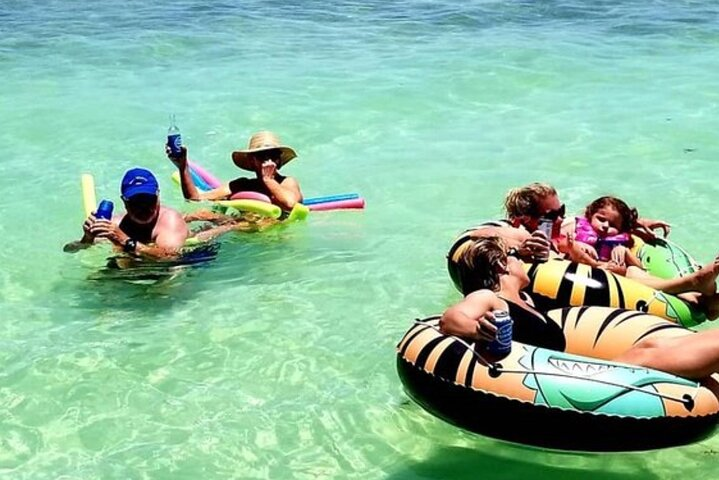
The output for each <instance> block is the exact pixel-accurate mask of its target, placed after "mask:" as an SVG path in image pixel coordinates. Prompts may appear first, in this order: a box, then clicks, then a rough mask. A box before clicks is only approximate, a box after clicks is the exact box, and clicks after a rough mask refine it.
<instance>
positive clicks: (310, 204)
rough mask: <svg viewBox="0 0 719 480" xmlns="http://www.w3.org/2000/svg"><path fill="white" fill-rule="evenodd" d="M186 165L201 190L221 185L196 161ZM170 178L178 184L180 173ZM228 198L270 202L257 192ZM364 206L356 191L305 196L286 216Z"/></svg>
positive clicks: (258, 210) (260, 210) (251, 208)
mask: <svg viewBox="0 0 719 480" xmlns="http://www.w3.org/2000/svg"><path fill="white" fill-rule="evenodd" d="M188 166H189V167H190V168H189V170H190V177H191V178H192V182H193V183H194V184H195V186H196V187H197V188H198V189H200V190H201V191H203V192H206V191H209V190H212V189H215V188H218V187H220V186H222V182H220V181H219V180H218V179H217V177H215V176H214V175H212V174H211V173H210V172H208V171H207V170H206V169H204V168H203V167H202V166H200V165H199V164H197V163H196V162H191V161H188ZM172 180H173V181H174V182H175V184H177V185H180V184H181V183H180V174H179V173H178V172H173V174H172ZM230 200H256V201H258V202H264V203H267V204H270V205H271V204H272V202H271V200H270V198H269V197H268V196H267V195H264V194H262V193H258V192H237V193H235V194H234V195H232V197H231V198H230ZM238 205H239V207H240V208H237V207H233V208H236V209H237V210H239V211H248V212H253V213H257V214H259V215H264V216H268V217H270V218H278V217H279V216H280V215H279V214H278V215H277V216H274V213H275V212H274V210H272V211H270V210H269V209H268V210H267V211H265V210H264V209H263V208H262V207H261V206H260V205H258V204H252V203H250V204H246V205H245V204H238ZM364 206H365V201H364V198H361V197H360V196H359V195H358V194H357V193H344V194H338V195H325V196H321V197H312V198H306V199H304V200H303V201H302V202H301V204H300V206H296V207H295V208H296V211H294V210H293V212H290V215H289V216H288V217H287V220H289V219H290V218H291V219H293V220H300V219H303V218H305V217H306V216H307V214H308V213H309V212H310V211H317V212H319V211H330V210H345V209H363V208H364ZM245 207H247V208H246V209H245V210H242V208H245ZM293 213H294V215H293Z"/></svg>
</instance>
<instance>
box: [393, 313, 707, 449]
mask: <svg viewBox="0 0 719 480" xmlns="http://www.w3.org/2000/svg"><path fill="white" fill-rule="evenodd" d="M550 318H552V319H553V320H554V321H556V322H557V323H558V324H559V325H560V326H561V327H562V329H563V332H564V334H565V339H566V345H567V346H566V349H565V351H564V352H558V351H552V350H548V349H543V348H537V347H533V346H530V345H525V344H521V343H518V342H513V344H512V352H511V353H510V355H509V356H508V357H506V358H504V359H503V360H501V362H500V363H497V364H492V365H488V364H486V363H484V362H483V361H482V359H481V357H479V356H478V354H477V353H476V351H475V349H474V345H473V344H472V343H467V342H465V341H464V340H461V339H458V338H457V337H452V336H447V335H444V334H442V333H440V332H439V331H438V328H437V326H438V317H431V318H428V319H425V320H422V321H418V322H416V323H415V324H414V325H413V326H412V327H411V328H410V329H409V331H408V332H407V333H406V334H405V335H404V337H403V338H402V340H401V341H400V342H399V344H398V346H397V370H398V373H399V376H400V379H401V381H402V383H403V385H404V388H405V390H406V391H407V393H408V394H409V395H410V397H411V398H412V399H413V400H415V401H416V402H417V403H418V404H419V405H421V406H422V407H423V408H425V409H426V410H428V411H429V412H430V413H432V414H434V415H436V416H438V417H439V418H441V419H443V420H445V421H447V422H449V423H452V424H454V425H456V426H459V427H461V428H464V429H466V430H469V431H472V432H475V433H479V434H481V435H486V436H490V437H493V438H497V439H501V440H506V441H510V442H516V443H522V444H527V445H533V446H538V447H544V448H554V449H563V450H575V451H599V452H610V451H632V450H648V449H655V448H664V447H670V446H676V445H683V444H687V443H691V442H695V441H698V440H701V439H703V438H705V437H707V436H709V435H711V434H712V433H713V431H714V429H715V428H716V425H717V421H718V420H719V398H717V394H716V392H717V391H719V389H718V388H717V382H716V381H715V380H714V379H713V378H712V379H707V380H706V381H705V382H701V383H699V382H694V381H690V380H686V379H683V378H680V377H676V376H674V375H670V374H668V373H664V372H659V371H655V370H651V369H646V368H641V367H636V366H633V365H624V364H620V363H616V362H611V361H609V360H607V359H608V358H613V357H615V356H617V355H619V354H621V353H622V352H624V351H626V350H627V349H628V348H630V347H631V346H632V345H634V344H635V343H636V342H638V341H640V340H641V339H643V338H661V337H667V336H677V335H687V334H691V332H689V331H688V330H686V329H685V328H683V327H681V326H680V325H677V324H676V323H673V322H670V321H667V320H664V319H662V318H658V317H656V316H653V315H649V314H645V313H642V312H635V311H631V310H621V309H612V308H605V307H572V308H566V309H561V310H555V311H553V312H550Z"/></svg>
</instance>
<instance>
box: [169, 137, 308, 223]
mask: <svg viewBox="0 0 719 480" xmlns="http://www.w3.org/2000/svg"><path fill="white" fill-rule="evenodd" d="M166 153H167V156H168V157H169V158H170V160H171V161H172V163H174V164H175V166H176V167H177V168H178V170H179V172H180V182H181V185H182V193H183V195H184V197H185V199H187V200H224V199H227V198H230V197H231V196H232V195H234V194H235V193H239V192H257V193H262V194H264V195H267V196H268V197H269V198H270V200H271V201H272V203H274V204H275V205H277V206H279V207H280V208H281V209H282V210H284V211H285V212H289V211H290V210H292V207H294V206H295V204H296V203H298V202H301V201H302V192H301V191H300V185H299V182H298V181H297V180H296V179H295V178H293V177H288V176H284V175H281V174H280V173H279V170H280V168H282V167H283V166H284V165H286V164H287V163H288V162H289V161H290V160H292V159H293V158H295V157H296V156H297V153H295V151H294V149H292V148H291V147H288V146H287V145H283V144H282V143H281V142H280V139H279V137H278V136H277V135H276V134H275V133H273V132H269V131H262V132H257V133H255V134H254V135H252V137H250V141H249V144H248V146H247V148H246V149H244V150H237V151H235V152H232V161H233V163H234V164H235V165H237V166H238V167H239V168H241V169H243V170H248V171H251V172H254V173H255V177H254V178H247V177H240V178H237V179H235V180H232V181H231V182H229V183H227V184H225V185H222V186H220V187H218V188H215V189H213V190H210V191H208V192H200V191H199V190H198V189H197V187H196V186H195V184H194V182H193V181H192V175H191V173H190V170H189V167H188V162H187V148H185V147H184V146H183V147H182V149H181V152H180V154H179V155H177V156H174V155H171V154H170V151H169V148H168V149H166Z"/></svg>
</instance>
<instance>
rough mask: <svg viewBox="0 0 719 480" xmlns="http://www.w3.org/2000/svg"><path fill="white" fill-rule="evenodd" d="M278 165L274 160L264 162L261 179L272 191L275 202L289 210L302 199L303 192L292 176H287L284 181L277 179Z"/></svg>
mask: <svg viewBox="0 0 719 480" xmlns="http://www.w3.org/2000/svg"><path fill="white" fill-rule="evenodd" d="M276 171H277V165H276V164H275V162H273V161H272V160H268V161H266V162H264V163H263V164H262V174H261V177H260V179H261V180H262V182H263V183H264V184H265V186H266V187H267V189H268V190H269V191H270V194H271V197H272V200H273V203H274V204H276V205H278V206H279V207H280V208H282V210H285V211H289V210H292V207H294V206H295V204H296V203H297V202H301V201H302V192H301V191H300V185H299V183H298V182H297V180H295V179H294V178H292V177H285V179H284V180H282V183H280V182H278V181H277V180H276V179H275V173H276Z"/></svg>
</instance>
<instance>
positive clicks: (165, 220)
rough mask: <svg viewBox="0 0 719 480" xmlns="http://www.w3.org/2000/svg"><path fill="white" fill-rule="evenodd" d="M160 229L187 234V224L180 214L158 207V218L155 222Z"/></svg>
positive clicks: (173, 210)
mask: <svg viewBox="0 0 719 480" xmlns="http://www.w3.org/2000/svg"><path fill="white" fill-rule="evenodd" d="M157 227H160V229H162V230H165V231H168V230H171V231H176V232H187V222H185V218H184V217H183V216H182V214H181V213H180V212H178V211H177V210H175V209H174V208H170V207H164V206H161V207H160V218H158V220H157Z"/></svg>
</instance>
